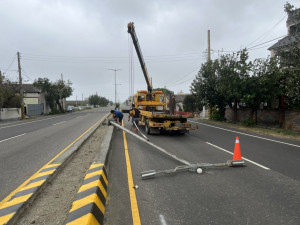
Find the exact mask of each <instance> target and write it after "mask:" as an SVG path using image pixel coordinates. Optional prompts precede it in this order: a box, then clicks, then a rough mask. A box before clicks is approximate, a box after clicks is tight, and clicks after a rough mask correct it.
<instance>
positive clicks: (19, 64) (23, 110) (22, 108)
mask: <svg viewBox="0 0 300 225" xmlns="http://www.w3.org/2000/svg"><path fill="white" fill-rule="evenodd" d="M17 56H18V72H19V85H20V96H21V99H22V100H21V101H22V103H21V119H22V120H23V119H25V109H24V96H23V84H22V73H21V58H20V52H17Z"/></svg>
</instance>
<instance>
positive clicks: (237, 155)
mask: <svg viewBox="0 0 300 225" xmlns="http://www.w3.org/2000/svg"><path fill="white" fill-rule="evenodd" d="M109 124H112V125H113V126H115V127H118V128H120V129H122V130H123V131H125V132H126V133H128V134H131V135H132V136H134V137H136V138H137V139H139V140H141V141H142V142H144V143H147V144H149V145H151V146H152V147H154V148H155V149H157V150H159V151H160V152H163V153H165V154H166V155H168V156H169V157H171V158H172V159H174V160H176V161H178V162H180V163H183V164H185V165H182V166H177V167H176V168H174V169H169V170H161V171H155V170H149V171H144V172H142V179H149V178H153V177H154V176H155V175H159V174H171V173H177V172H182V171H190V172H196V173H199V174H202V173H203V170H205V169H209V168H216V167H243V166H245V161H244V160H243V159H242V156H241V151H240V146H239V139H238V137H237V139H236V144H235V149H234V155H233V160H228V161H227V162H225V163H190V162H188V161H186V160H184V159H181V158H179V157H177V156H176V155H173V154H171V153H169V152H168V151H167V150H165V149H163V148H161V147H159V146H157V145H155V144H153V143H151V142H150V141H149V140H147V141H146V140H145V139H144V138H142V137H140V136H139V135H137V134H135V133H134V132H131V131H130V130H128V129H126V128H124V127H123V126H120V125H119V124H117V123H115V122H113V121H111V120H110V121H109Z"/></svg>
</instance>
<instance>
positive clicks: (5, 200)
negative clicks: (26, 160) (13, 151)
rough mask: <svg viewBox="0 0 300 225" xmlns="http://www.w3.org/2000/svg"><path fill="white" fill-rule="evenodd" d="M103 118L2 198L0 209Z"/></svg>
mask: <svg viewBox="0 0 300 225" xmlns="http://www.w3.org/2000/svg"><path fill="white" fill-rule="evenodd" d="M107 115H108V114H106V115H105V116H104V117H106V116H107ZM102 119H103V118H101V119H100V120H98V121H97V122H96V123H94V124H93V125H92V126H91V127H90V128H89V129H87V130H86V131H85V132H84V133H83V134H82V135H80V136H79V137H78V138H77V139H76V140H75V141H73V142H72V143H71V144H69V145H68V146H67V147H66V148H65V149H64V150H62V151H61V152H60V153H58V154H57V155H56V156H55V157H54V158H53V159H51V160H50V161H49V162H48V163H47V164H46V165H45V166H43V167H42V168H41V169H39V170H38V171H37V172H36V173H35V174H33V175H32V176H31V177H30V178H29V179H27V180H26V181H24V183H23V184H21V185H20V186H19V187H18V188H17V189H16V190H14V191H13V192H11V193H10V194H9V195H8V196H7V197H6V198H4V199H3V200H2V201H1V202H0V207H1V206H2V205H3V204H4V203H6V202H8V201H9V200H10V199H11V197H12V196H14V195H15V194H16V193H17V192H19V191H20V190H21V189H22V188H23V187H25V186H26V185H27V184H28V183H29V182H30V181H31V180H32V179H33V178H34V177H36V176H38V173H39V172H40V171H42V170H43V169H44V168H47V167H49V164H51V163H52V162H53V161H54V160H55V159H57V158H58V157H59V156H60V155H61V154H63V153H64V152H65V151H66V150H68V149H69V148H70V147H71V146H72V145H73V144H75V143H76V142H77V141H78V140H79V139H81V138H82V137H83V136H84V135H85V134H86V133H87V132H89V131H90V130H91V129H92V128H93V127H95V126H96V125H97V124H98V123H99V122H100V121H101V120H102Z"/></svg>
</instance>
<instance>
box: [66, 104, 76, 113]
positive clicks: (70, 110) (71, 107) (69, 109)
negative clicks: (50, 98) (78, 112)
mask: <svg viewBox="0 0 300 225" xmlns="http://www.w3.org/2000/svg"><path fill="white" fill-rule="evenodd" d="M66 112H75V107H74V106H72V105H69V106H68V107H67V109H66Z"/></svg>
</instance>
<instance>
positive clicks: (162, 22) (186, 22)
mask: <svg viewBox="0 0 300 225" xmlns="http://www.w3.org/2000/svg"><path fill="white" fill-rule="evenodd" d="M289 2H290V3H291V4H292V5H294V6H295V7H297V8H299V7H300V2H299V0H289ZM285 3H286V0H276V1H274V0H251V1H241V0H182V1H179V0H154V1H151V0H129V1H125V0H48V1H46V0H0V70H1V71H2V73H5V74H4V75H5V76H6V77H7V78H10V79H11V80H13V81H18V72H17V58H16V55H17V52H20V54H21V66H22V76H23V82H24V83H32V82H33V81H34V80H35V79H37V78H39V77H47V78H49V79H50V80H51V81H56V80H58V79H61V74H62V77H63V79H64V80H70V81H71V82H72V83H73V84H72V87H73V88H74V91H73V95H72V96H71V97H70V98H69V99H74V100H75V99H76V96H77V99H78V100H81V99H82V96H83V98H87V97H88V96H89V95H92V94H96V93H97V94H98V95H100V96H104V97H106V98H108V99H110V100H112V101H114V99H115V85H114V84H115V81H114V74H115V73H114V71H112V70H109V69H120V70H119V71H117V72H116V74H117V84H118V85H117V100H119V101H120V102H122V101H124V100H125V99H127V98H128V96H129V94H130V92H131V91H132V90H131V89H130V87H131V86H132V85H130V79H129V78H130V74H129V71H130V70H129V68H130V67H129V59H130V45H132V44H131V43H132V41H131V39H130V36H129V34H128V33H127V24H128V23H129V22H134V24H135V29H136V33H137V36H138V39H139V42H140V46H141V49H142V53H143V56H144V58H145V61H146V65H147V68H148V72H149V75H150V76H151V77H152V81H153V86H154V88H159V87H166V88H168V89H170V90H171V91H174V92H175V93H178V92H179V91H183V92H185V93H188V92H189V90H190V85H191V82H192V81H193V79H194V78H195V76H196V74H197V71H198V70H199V68H200V67H201V64H202V63H203V62H205V60H206V55H205V51H206V50H207V30H210V31H211V49H212V50H213V51H212V58H213V59H216V58H217V57H218V55H219V54H221V51H223V52H227V51H238V50H239V49H241V48H244V47H248V48H250V49H251V50H250V51H249V54H250V57H251V59H255V58H266V57H268V55H269V54H270V53H269V51H268V50H267V48H268V47H269V46H270V45H272V44H274V43H276V40H274V41H272V42H268V41H270V40H272V39H276V38H278V37H281V36H283V35H286V34H287V30H286V20H287V17H286V13H285V12H284V4H285ZM264 42H267V43H265V44H262V43H264ZM133 56H134V61H135V63H134V64H133V65H134V84H133V85H134V92H135V91H136V90H141V89H147V87H146V82H145V80H144V76H143V74H142V70H141V67H140V65H139V63H138V60H137V56H136V53H135V51H134V54H133Z"/></svg>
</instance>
